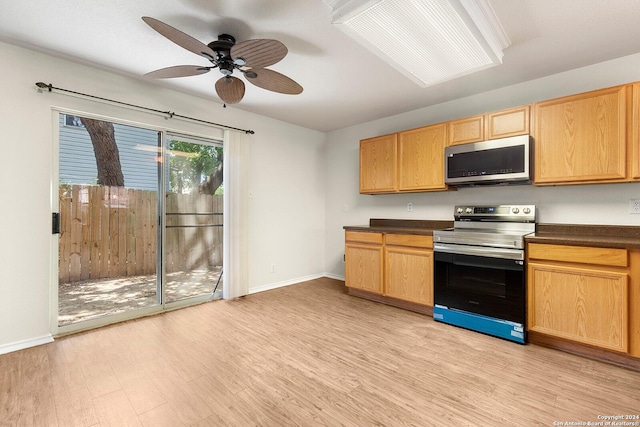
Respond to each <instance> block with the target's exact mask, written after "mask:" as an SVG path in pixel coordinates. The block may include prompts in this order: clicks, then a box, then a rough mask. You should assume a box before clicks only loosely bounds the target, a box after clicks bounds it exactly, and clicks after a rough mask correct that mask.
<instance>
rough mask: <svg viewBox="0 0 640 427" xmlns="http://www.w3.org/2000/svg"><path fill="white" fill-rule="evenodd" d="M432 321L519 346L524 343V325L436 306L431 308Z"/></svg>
mask: <svg viewBox="0 0 640 427" xmlns="http://www.w3.org/2000/svg"><path fill="white" fill-rule="evenodd" d="M433 319H434V320H436V321H439V322H444V323H448V324H450V325H454V326H460V327H462V328H465V329H471V330H473V331H477V332H482V333H485V334H488V335H493V336H494V337H498V338H504V339H507V340H509V341H514V342H517V343H520V344H524V343H525V334H524V325H522V324H521V323H515V322H510V321H508V320H500V319H496V318H493V317H488V316H483V315H480V314H475V313H469V312H467V311H460V310H453V309H450V308H448V307H444V306H442V305H437V304H436V305H435V306H434V307H433Z"/></svg>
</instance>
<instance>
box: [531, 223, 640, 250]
mask: <svg viewBox="0 0 640 427" xmlns="http://www.w3.org/2000/svg"><path fill="white" fill-rule="evenodd" d="M536 228H537V229H536V232H535V233H533V234H529V235H528V236H526V237H525V241H526V242H527V243H548V244H552V245H574V246H594V247H600V248H621V249H640V227H633V226H626V225H576V224H538V226H537V227H536Z"/></svg>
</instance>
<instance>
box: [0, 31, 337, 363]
mask: <svg viewBox="0 0 640 427" xmlns="http://www.w3.org/2000/svg"><path fill="white" fill-rule="evenodd" d="M0 57H2V60H3V64H4V65H3V66H2V67H0V94H1V98H0V124H1V129H2V131H3V138H2V150H1V152H0V153H1V154H0V182H1V183H2V184H1V185H0V200H1V201H2V202H1V203H2V207H1V209H0V353H2V352H6V351H9V350H12V349H16V348H20V347H25V346H29V345H34V344H38V343H39V342H43V341H45V340H46V339H47V338H48V337H49V334H50V327H49V323H50V297H51V289H52V286H55V283H51V273H50V271H51V269H50V263H51V244H52V242H53V241H54V239H55V238H54V237H52V235H51V219H50V218H51V212H52V182H51V176H52V173H53V170H54V165H53V156H54V153H53V150H52V140H53V139H52V138H53V126H52V108H53V107H59V108H64V109H71V110H76V111H78V112H85V113H92V114H99V115H104V116H106V117H109V118H112V119H115V120H122V119H124V120H128V121H133V122H136V123H140V124H145V125H148V126H152V127H168V128H169V129H171V130H175V131H182V132H190V133H196V134H199V135H205V136H206V135H209V136H210V135H212V134H213V133H212V132H213V131H212V130H211V129H210V128H208V127H206V126H202V125H197V124H192V123H188V122H184V121H179V120H174V119H172V120H165V119H164V118H162V117H159V116H156V115H151V114H147V113H143V112H136V111H131V110H127V109H123V108H122V107H116V106H110V105H105V104H102V103H97V102H94V101H88V100H83V99H78V98H74V97H70V96H66V95H62V94H56V93H38V92H37V91H36V89H35V83H36V82H38V81H43V82H45V83H51V84H53V85H54V86H57V87H61V88H66V89H71V90H74V91H78V92H84V93H89V94H92V95H97V96H101V97H106V98H110V99H115V100H119V101H124V102H128V103H132V104H138V105H142V106H146V107H151V108H155V109H159V110H162V111H165V110H168V111H173V112H176V113H178V114H182V115H185V116H191V117H195V118H199V119H203V120H208V121H212V122H217V123H224V124H227V125H230V126H235V127H240V128H248V129H253V130H255V132H256V133H255V135H252V136H251V137H250V153H251V154H250V167H251V169H250V172H249V190H250V191H251V192H252V194H253V198H252V199H251V200H250V203H249V244H250V248H249V259H250V265H249V291H250V292H255V291H258V290H262V289H267V288H270V287H274V286H280V285H283V284H287V283H292V282H295V281H298V280H304V279H305V278H310V277H318V276H321V275H322V274H323V273H324V265H325V263H324V242H325V240H324V226H325V211H324V207H325V201H324V197H325V192H324V185H325V184H324V179H325V175H324V171H323V165H324V163H323V158H322V155H321V153H322V149H323V145H324V142H325V134H323V133H320V132H316V131H312V130H309V129H305V128H301V127H298V126H293V125H290V124H287V123H283V122H279V121H275V120H271V119H267V118H265V117H262V116H257V115H254V114H249V113H244V112H241V111H239V110H236V109H234V108H226V109H223V108H222V104H220V103H217V102H214V101H211V100H205V99H201V98H197V97H194V96H189V95H185V94H181V93H178V92H175V91H171V90H168V89H165V88H162V87H159V86H157V85H154V84H153V83H151V82H147V81H144V80H142V79H134V78H129V77H124V76H121V75H117V74H113V73H108V72H105V71H102V70H98V69H96V68H92V67H87V66H84V65H79V64H76V63H73V62H69V61H65V60H62V59H56V58H53V57H50V56H47V55H44V54H42V53H38V52H35V51H31V50H28V49H24V48H21V47H16V46H13V45H9V44H5V43H0ZM212 90H213V87H212ZM271 264H276V272H275V273H271V272H270V267H271Z"/></svg>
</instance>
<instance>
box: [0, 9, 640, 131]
mask: <svg viewBox="0 0 640 427" xmlns="http://www.w3.org/2000/svg"><path fill="white" fill-rule="evenodd" d="M489 1H490V3H491V5H492V6H493V9H494V11H495V13H496V15H497V17H498V19H499V20H500V22H501V23H502V26H503V27H504V29H505V32H506V33H507V35H508V36H509V38H510V39H511V43H512V44H511V46H510V47H509V48H507V49H506V50H505V51H504V58H503V64H502V65H500V66H497V67H493V68H490V69H487V70H484V71H481V72H479V73H476V74H473V75H469V76H465V77H461V78H458V79H456V80H453V81H449V82H446V83H442V84H439V85H436V86H431V87H427V88H420V87H419V86H417V85H416V84H415V83H413V82H412V81H411V80H409V79H408V78H407V77H405V76H404V75H403V74H402V73H400V72H399V71H397V70H395V69H393V68H392V67H391V66H389V65H388V64H386V63H385V62H383V61H382V60H380V59H379V58H378V57H376V56H375V55H374V54H372V53H370V52H369V51H368V50H366V49H365V48H364V47H361V46H360V45H359V44H357V43H356V42H355V41H353V40H352V39H350V38H349V37H347V36H346V35H345V34H344V33H343V32H342V31H341V30H339V29H338V28H336V27H335V26H333V25H332V24H331V16H330V12H331V11H330V9H329V7H327V6H326V5H325V4H324V3H323V2H322V0H304V1H302V0H243V1H232V0H226V1H223V0H217V1H216V0H174V1H160V0H136V1H131V0H109V1H86V0H27V1H9V0H4V1H3V2H2V3H3V4H2V13H1V14H0V40H2V41H5V42H8V43H13V44H18V45H21V46H25V47H29V48H35V49H37V50H41V51H44V52H47V53H49V54H51V55H55V56H60V57H64V58H68V59H71V60H75V61H78V62H81V63H85V64H91V65H94V66H97V67H100V68H103V69H108V70H113V71H116V72H118V73H120V74H124V75H127V76H131V77H136V78H140V79H142V78H143V77H142V75H143V74H144V73H147V72H149V71H153V70H156V69H158V68H163V67H168V66H172V65H183V64H188V65H208V64H209V63H208V61H206V60H205V59H204V58H202V57H199V56H197V55H195V54H193V53H191V52H188V51H186V50H184V49H182V48H181V47H179V46H177V45H175V44H173V43H172V42H170V41H169V40H167V39H165V38H164V37H162V36H161V35H160V34H158V33H157V32H155V31H154V30H153V29H151V28H150V27H149V26H148V25H146V24H145V23H144V22H143V21H142V19H141V17H142V16H151V17H154V18H157V19H159V20H161V21H163V22H165V23H167V24H169V25H171V26H173V27H175V28H178V29H180V30H182V31H183V32H185V33H187V34H189V35H191V36H193V37H195V38H196V39H198V40H200V41H202V42H204V43H205V44H207V43H209V42H211V41H213V40H216V39H217V35H218V34H220V33H228V34H231V35H233V36H234V37H236V39H237V40H238V41H243V40H246V39H251V38H274V39H277V40H280V41H282V42H283V43H284V44H285V45H286V46H287V47H288V49H289V54H288V55H287V56H286V57H285V58H284V59H283V60H282V61H281V62H279V63H277V64H275V65H273V66H271V67H269V68H272V69H274V70H276V71H279V72H281V73H283V74H285V75H287V76H289V77H291V78H292V79H294V80H295V81H297V82H298V83H300V84H301V85H302V86H303V87H304V92H303V93H302V94H300V95H282V94H278V93H273V92H269V91H266V90H263V89H260V88H258V87H255V86H253V85H250V84H248V85H247V91H246V94H245V97H244V99H243V100H242V102H241V103H240V104H236V105H234V106H232V107H228V108H237V109H240V110H245V111H250V112H253V113H257V114H261V115H264V116H267V117H272V118H275V119H278V120H283V121H286V122H289V123H294V124H298V125H300V126H304V127H307V128H311V129H316V130H319V131H323V132H326V131H331V130H335V129H340V128H344V127H347V126H351V125H354V124H358V123H363V122H367V121H370V120H375V119H378V118H382V117H387V116H391V115H394V114H399V113H403V112H406V111H411V110H415V109H418V108H421V107H426V106H429V105H433V104H438V103H441V102H444V101H448V100H451V99H456V98H460V97H464V96H468V95H472V94H476V93H481V92H485V91H487V90H491V89H496V88H499V87H503V86H507V85H511V84H515V83H518V82H522V81H527V80H531V79H534V78H538V77H543V76H546V75H550V74H555V73H558V72H561V71H565V70H569V69H572V68H577V67H581V66H585V65H589V64H593V63H597V62H602V61H605V60H609V59H613V58H617V57H620V56H625V55H629V54H633V53H637V52H640V1H638V0H608V1H603V0H489ZM7 65H9V66H10V64H4V66H7ZM219 77H220V74H219V73H218V72H217V71H216V70H213V71H212V72H210V73H207V74H203V75H200V76H193V77H184V78H178V79H167V80H160V81H154V84H161V85H163V86H166V87H170V88H173V89H176V90H179V91H183V92H187V93H190V94H195V95H197V96H201V97H207V98H211V99H215V100H217V101H219V99H218V98H217V97H216V95H215V91H214V87H213V86H214V83H215V81H216V80H217V79H218V78H219ZM45 78H46V76H45V75H44V73H43V79H45ZM34 83H35V82H34ZM47 83H52V84H53V85H55V84H56V82H47ZM68 89H72V90H73V88H68ZM219 102H220V101H219ZM221 104H222V103H221ZM221 108H222V105H221Z"/></svg>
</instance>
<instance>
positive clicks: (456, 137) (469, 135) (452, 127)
mask: <svg viewBox="0 0 640 427" xmlns="http://www.w3.org/2000/svg"><path fill="white" fill-rule="evenodd" d="M447 128H448V129H447V134H448V145H457V144H468V143H470V142H479V141H482V140H484V116H473V117H467V118H464V119H459V120H452V121H450V122H447Z"/></svg>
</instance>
